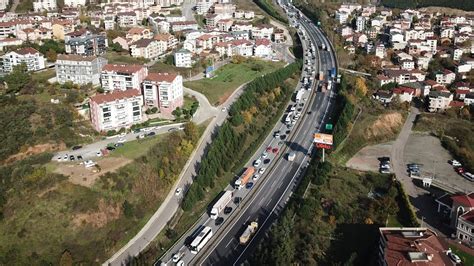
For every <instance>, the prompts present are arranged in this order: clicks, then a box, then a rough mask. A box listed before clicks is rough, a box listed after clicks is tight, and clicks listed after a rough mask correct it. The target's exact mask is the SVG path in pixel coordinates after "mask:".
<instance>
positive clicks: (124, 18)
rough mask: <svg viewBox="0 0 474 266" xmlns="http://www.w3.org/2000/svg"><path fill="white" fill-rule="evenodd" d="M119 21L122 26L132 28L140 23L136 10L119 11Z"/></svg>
mask: <svg viewBox="0 0 474 266" xmlns="http://www.w3.org/2000/svg"><path fill="white" fill-rule="evenodd" d="M117 23H118V25H119V26H120V27H122V28H131V27H135V26H137V25H138V17H137V14H136V13H135V12H132V11H130V12H119V13H117Z"/></svg>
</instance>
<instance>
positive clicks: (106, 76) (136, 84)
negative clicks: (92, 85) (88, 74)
mask: <svg viewBox="0 0 474 266" xmlns="http://www.w3.org/2000/svg"><path fill="white" fill-rule="evenodd" d="M147 75H148V69H147V68H146V67H145V66H142V65H116V64H107V65H105V66H104V67H103V68H102V72H101V76H100V78H101V82H102V87H103V88H104V90H105V91H109V92H110V91H115V90H122V91H124V90H130V89H134V90H138V91H140V90H141V84H142V82H143V80H144V79H145V77H146V76H147Z"/></svg>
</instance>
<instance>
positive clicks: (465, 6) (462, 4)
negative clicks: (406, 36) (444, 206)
mask: <svg viewBox="0 0 474 266" xmlns="http://www.w3.org/2000/svg"><path fill="white" fill-rule="evenodd" d="M381 2H382V5H383V6H386V7H392V8H402V9H404V8H420V7H428V6H440V7H450V8H457V9H462V10H466V11H474V1H472V0H456V1H452V0H414V1H407V0H382V1H381Z"/></svg>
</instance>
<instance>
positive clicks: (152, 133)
mask: <svg viewBox="0 0 474 266" xmlns="http://www.w3.org/2000/svg"><path fill="white" fill-rule="evenodd" d="M154 135H156V133H155V131H152V132H150V133H148V134H146V136H147V137H151V136H154Z"/></svg>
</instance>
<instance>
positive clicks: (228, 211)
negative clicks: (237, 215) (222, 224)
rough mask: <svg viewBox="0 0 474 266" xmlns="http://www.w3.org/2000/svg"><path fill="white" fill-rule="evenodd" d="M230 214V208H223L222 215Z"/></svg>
mask: <svg viewBox="0 0 474 266" xmlns="http://www.w3.org/2000/svg"><path fill="white" fill-rule="evenodd" d="M231 212H232V207H225V208H224V214H229V213H231Z"/></svg>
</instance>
